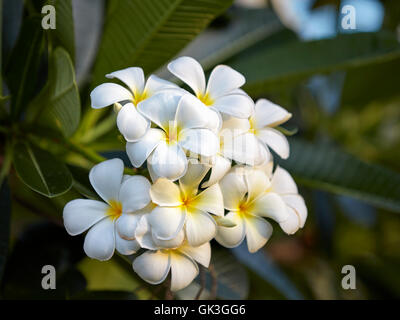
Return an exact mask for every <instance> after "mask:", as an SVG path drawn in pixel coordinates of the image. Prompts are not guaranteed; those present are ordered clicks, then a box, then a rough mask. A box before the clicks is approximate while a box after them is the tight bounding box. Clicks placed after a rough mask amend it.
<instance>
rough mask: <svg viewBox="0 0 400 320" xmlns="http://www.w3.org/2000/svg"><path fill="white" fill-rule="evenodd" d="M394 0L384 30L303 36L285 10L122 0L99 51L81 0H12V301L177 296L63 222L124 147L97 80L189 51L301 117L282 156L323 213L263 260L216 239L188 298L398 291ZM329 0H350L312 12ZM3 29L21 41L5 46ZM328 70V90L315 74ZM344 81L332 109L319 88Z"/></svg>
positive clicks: (4, 151) (4, 128)
mask: <svg viewBox="0 0 400 320" xmlns="http://www.w3.org/2000/svg"><path fill="white" fill-rule="evenodd" d="M381 2H382V4H383V6H384V8H385V17H384V23H383V26H382V30H380V31H379V32H372V33H354V34H346V35H338V36H336V37H333V38H330V39H324V40H314V41H310V42H304V41H302V40H301V39H298V38H297V36H296V35H295V33H294V32H293V31H291V30H288V29H287V28H286V27H285V26H284V25H283V24H282V23H281V22H280V19H279V18H278V17H277V15H276V14H275V13H274V12H273V11H272V10H271V9H268V8H263V9H244V8H241V7H238V6H233V7H230V8H229V9H228V7H229V6H231V5H232V1H231V0H218V1H211V0H190V1H189V0H173V1H166V0H165V1H164V0H162V1H159V0H157V1H156V0H154V1H139V0H132V1H127V0H109V1H106V2H105V6H106V8H105V10H104V12H105V13H104V17H103V16H101V17H99V21H103V22H104V23H103V25H102V24H101V23H99V24H98V25H97V26H96V27H97V28H99V29H101V30H102V36H101V39H97V40H96V39H90V37H91V35H90V34H85V35H83V36H84V37H87V42H90V41H94V42H96V41H98V43H99V46H98V50H96V54H95V55H92V56H91V54H89V53H88V52H84V51H82V48H80V47H78V46H76V39H74V37H75V36H76V34H75V35H74V23H75V22H74V19H73V14H72V13H73V10H75V8H74V7H73V6H72V4H71V1H70V0H63V1H61V0H48V1H45V0H28V1H5V0H3V1H0V4H1V8H2V9H8V10H10V12H5V11H2V16H3V18H4V16H5V15H7V14H9V13H10V14H13V15H14V16H13V21H14V23H13V24H12V25H11V24H10V25H4V24H3V25H2V31H3V33H2V34H3V45H2V58H3V59H2V61H1V66H2V68H1V76H2V80H3V81H2V87H1V91H0V97H1V99H0V163H1V170H0V184H1V191H0V196H1V199H0V277H1V291H0V294H1V297H2V298H5V299H18V298H22V299H28V298H29V299H63V298H65V299H149V298H155V299H158V298H164V297H165V287H163V286H161V285H160V286H155V287H154V286H150V285H148V284H146V283H144V282H143V281H142V280H141V279H140V278H138V277H136V275H135V273H134V272H133V271H132V268H131V264H130V260H129V259H127V258H125V257H120V256H116V257H114V258H113V259H112V260H111V261H108V262H106V263H100V262H96V261H93V260H90V259H89V258H86V257H84V254H83V249H82V237H74V238H71V237H70V236H68V235H67V233H66V231H65V230H64V228H63V227H62V208H63V206H64V205H65V203H66V202H67V201H69V200H71V199H74V198H77V197H82V196H84V197H89V198H93V197H96V196H95V193H94V192H93V190H92V188H91V186H90V184H89V182H88V178H87V176H88V170H89V169H90V167H91V166H93V165H94V164H95V163H98V162H100V161H102V160H103V159H105V158H106V157H107V156H110V154H111V153H112V154H113V155H115V154H118V151H120V150H124V148H125V145H124V140H123V138H122V137H121V136H120V135H119V133H118V131H117V130H116V129H115V115H114V114H113V113H112V112H110V111H109V110H104V111H101V112H100V111H93V110H92V109H91V108H90V106H89V101H88V96H89V92H90V89H91V88H93V86H94V85H96V84H98V83H100V82H102V81H103V80H104V75H105V74H106V73H107V72H110V71H114V70H118V69H119V68H123V67H128V66H133V65H138V66H141V67H143V68H144V70H145V72H146V73H147V74H149V73H151V72H155V71H157V70H158V71H157V73H158V74H160V75H163V76H166V74H165V69H163V67H164V64H165V63H166V62H167V60H169V59H171V58H173V57H174V56H176V55H179V54H186V55H191V56H193V57H195V58H197V59H198V60H199V61H200V62H201V63H202V64H203V66H204V67H205V68H206V69H207V70H210V69H211V68H212V67H214V66H215V65H216V64H219V63H226V64H229V65H231V66H232V67H234V68H237V69H238V70H239V71H241V72H242V73H243V74H244V75H245V76H246V78H247V84H246V87H245V89H246V90H248V92H249V93H250V94H251V95H252V97H253V98H254V99H256V98H257V97H259V96H266V97H268V98H270V99H271V100H273V101H274V102H276V103H278V104H281V105H283V106H284V107H285V108H287V109H289V110H290V111H291V112H292V113H293V114H294V116H293V118H292V120H291V121H290V122H289V124H288V126H287V127H286V128H284V129H287V130H292V129H293V128H297V129H298V133H297V134H296V137H294V138H292V139H291V157H290V158H289V160H287V161H281V162H280V163H279V164H280V165H282V166H283V167H286V168H288V169H289V171H290V172H292V173H293V175H294V176H295V178H296V181H297V183H298V184H299V185H300V186H301V193H302V194H303V195H304V197H305V200H306V203H307V206H308V209H309V217H308V220H307V223H306V226H305V228H304V229H303V230H302V231H300V232H298V233H297V234H296V235H294V236H292V237H288V236H287V235H285V234H284V233H283V232H281V231H279V228H278V226H277V225H274V227H275V232H274V236H273V237H272V239H271V240H270V242H269V244H268V245H267V246H266V248H265V250H263V251H260V252H258V253H257V254H255V255H249V254H248V256H246V255H244V252H243V250H242V251H241V249H240V247H239V248H237V249H235V250H233V251H232V252H229V251H228V250H227V249H224V250H220V248H219V247H218V245H217V244H216V243H213V251H214V254H213V261H212V266H213V267H212V269H210V270H208V271H204V278H201V277H199V278H198V279H196V281H195V282H194V283H193V284H192V285H191V286H189V287H188V288H186V289H184V290H183V291H182V292H178V293H177V294H176V298H179V299H188V298H189V299H193V298H194V297H195V296H196V295H197V293H198V291H199V288H200V287H201V285H202V284H205V289H204V290H203V292H202V294H201V296H200V297H201V298H209V297H214V296H216V297H217V298H220V299H245V298H250V299H281V298H284V299H302V298H305V299H371V298H398V297H400V275H399V273H398V270H399V267H400V249H399V248H400V232H399V230H400V217H399V215H398V213H399V212H400V173H399V172H400V121H399V120H400V96H399V94H400V93H399V90H398V84H399V81H398V74H399V71H400V45H399V43H398V38H397V35H396V29H397V28H398V24H399V17H400V14H399V12H400V3H399V2H398V1H390V0H385V1H384V0H382V1H381ZM18 3H19V4H18ZM44 4H53V5H54V6H55V7H56V10H57V29H56V30H43V29H42V28H41V25H40V21H41V17H42V15H41V11H40V10H41V7H42V6H43V5H44ZM331 4H334V5H335V6H336V7H337V8H339V4H340V1H315V2H314V7H315V8H319V7H321V6H324V5H331ZM98 5H99V6H102V2H100V1H99V4H98ZM100 12H101V11H100ZM132 17H134V19H133V18H132ZM18 21H20V25H19V24H18ZM80 23H82V21H80ZM207 26H208V28H206V27H207ZM4 34H7V35H8V34H16V35H17V37H16V38H15V39H13V41H11V42H6V40H7V41H9V37H7V39H5V37H4ZM78 36H82V35H79V34H78ZM85 39H86V38H85ZM181 50H183V51H181ZM85 54H86V56H87V57H88V58H87V59H86V58H85V59H86V60H85V61H86V64H89V66H88V68H89V69H90V70H91V71H90V74H89V75H88V76H86V77H85V78H84V80H83V81H81V82H80V83H77V81H76V73H78V71H79V70H77V65H78V64H77V60H78V59H80V58H82V55H85ZM90 57H91V58H90ZM102 79H103V80H102ZM318 79H319V80H321V79H322V81H323V82H324V83H325V86H319V87H318V86H317V87H315V86H312V85H310V84H311V83H312V81H314V80H318ZM335 88H339V90H336V91H335V94H336V95H337V96H338V99H337V100H338V105H337V106H336V108H335V110H333V111H332V110H330V109H327V108H326V105H325V104H324V101H323V99H321V93H322V92H325V91H329V90H334V89H335ZM127 171H128V172H129V173H134V172H136V171H135V169H131V168H127ZM349 197H350V198H349ZM354 198H356V199H357V200H355V199H354ZM360 201H362V202H360ZM366 203H367V204H366ZM46 264H52V265H54V266H55V267H56V269H57V271H58V272H57V290H55V291H45V290H42V288H41V286H40V281H41V278H42V276H43V275H42V273H41V268H42V266H43V265H46ZM347 264H351V265H354V266H355V267H356V270H357V290H343V289H342V287H341V285H340V283H341V279H342V277H343V274H342V273H341V269H342V266H343V265H347ZM3 270H4V274H3ZM2 274H3V276H2Z"/></svg>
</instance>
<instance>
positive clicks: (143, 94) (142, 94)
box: [132, 91, 149, 107]
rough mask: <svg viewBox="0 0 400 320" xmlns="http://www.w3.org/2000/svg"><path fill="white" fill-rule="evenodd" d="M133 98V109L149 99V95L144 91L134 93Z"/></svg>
mask: <svg viewBox="0 0 400 320" xmlns="http://www.w3.org/2000/svg"><path fill="white" fill-rule="evenodd" d="M133 96H134V97H133V100H132V103H133V104H134V105H135V107H137V105H138V104H139V102H141V101H143V100H146V99H147V98H148V97H149V94H148V93H147V92H146V91H143V92H139V91H135V92H134V94H133Z"/></svg>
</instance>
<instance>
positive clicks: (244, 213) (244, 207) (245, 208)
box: [238, 200, 251, 217]
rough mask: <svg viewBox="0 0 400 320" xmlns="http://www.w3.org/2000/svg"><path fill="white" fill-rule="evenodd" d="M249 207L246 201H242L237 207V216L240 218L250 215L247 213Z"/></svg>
mask: <svg viewBox="0 0 400 320" xmlns="http://www.w3.org/2000/svg"><path fill="white" fill-rule="evenodd" d="M249 207H250V203H247V201H246V200H242V201H241V202H240V204H239V206H238V214H239V215H241V216H242V217H246V216H248V215H251V213H250V212H249Z"/></svg>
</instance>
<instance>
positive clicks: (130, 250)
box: [115, 234, 140, 256]
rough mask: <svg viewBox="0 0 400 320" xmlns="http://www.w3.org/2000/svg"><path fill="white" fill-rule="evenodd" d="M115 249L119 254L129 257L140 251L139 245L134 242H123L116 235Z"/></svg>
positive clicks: (123, 240)
mask: <svg viewBox="0 0 400 320" xmlns="http://www.w3.org/2000/svg"><path fill="white" fill-rule="evenodd" d="M115 248H116V249H117V251H118V252H119V253H120V254H123V255H126V256H129V255H131V254H134V253H136V252H137V251H138V250H139V249H140V245H139V243H138V242H137V241H136V240H125V239H122V238H121V237H120V236H119V235H118V234H117V235H116V240H115Z"/></svg>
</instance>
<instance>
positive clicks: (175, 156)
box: [148, 141, 188, 180]
mask: <svg viewBox="0 0 400 320" xmlns="http://www.w3.org/2000/svg"><path fill="white" fill-rule="evenodd" d="M148 163H150V165H151V166H152V170H153V171H154V173H155V174H156V175H157V176H159V177H164V178H167V179H170V180H176V179H179V178H180V177H182V176H183V175H184V174H185V172H186V169H187V165H188V161H187V159H186V155H185V153H184V152H183V150H182V148H181V147H180V146H179V145H178V144H176V143H174V144H167V143H166V142H165V141H161V142H160V143H159V144H158V146H157V147H156V148H155V150H154V152H153V154H152V156H151V158H149V159H148Z"/></svg>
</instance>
